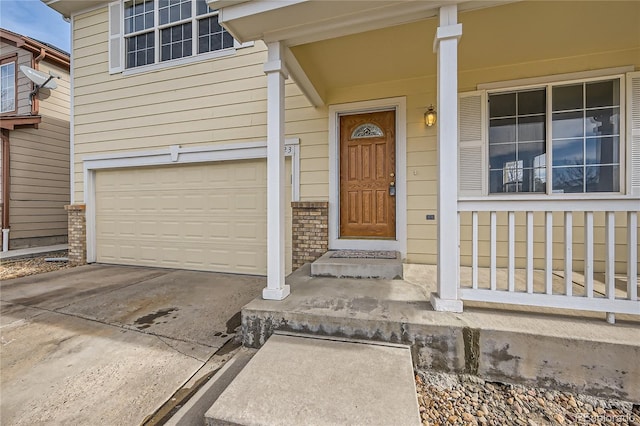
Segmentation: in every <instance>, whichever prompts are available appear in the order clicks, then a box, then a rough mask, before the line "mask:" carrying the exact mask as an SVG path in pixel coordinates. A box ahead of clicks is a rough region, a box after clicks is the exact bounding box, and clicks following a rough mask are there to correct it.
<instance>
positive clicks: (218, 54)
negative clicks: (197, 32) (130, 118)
mask: <svg viewBox="0 0 640 426" xmlns="http://www.w3.org/2000/svg"><path fill="white" fill-rule="evenodd" d="M250 46H253V42H250V43H244V44H243V45H241V46H236V47H230V48H228V49H222V50H216V51H214V52H207V53H203V54H200V55H195V56H189V57H186V58H180V59H172V60H170V61H164V62H160V63H158V64H152V65H143V66H140V67H135V68H128V69H126V70H124V71H122V75H123V76H129V75H136V74H143V73H147V72H153V71H158V70H163V69H167V68H172V67H178V66H181V65H187V64H192V63H195V62H202V61H207V60H210V59H217V58H224V57H226V56H231V55H234V54H235V53H236V51H237V50H238V49H242V48H245V47H250Z"/></svg>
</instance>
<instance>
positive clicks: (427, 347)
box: [242, 265, 640, 401]
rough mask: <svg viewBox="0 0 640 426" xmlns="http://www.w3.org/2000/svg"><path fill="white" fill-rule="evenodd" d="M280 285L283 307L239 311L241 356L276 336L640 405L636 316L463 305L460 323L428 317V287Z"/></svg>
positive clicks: (330, 281) (334, 282) (301, 280)
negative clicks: (405, 354) (366, 346)
mask: <svg viewBox="0 0 640 426" xmlns="http://www.w3.org/2000/svg"><path fill="white" fill-rule="evenodd" d="M431 275H432V276H433V277H435V267H434V270H433V274H430V276H431ZM405 276H406V277H408V278H410V277H411V276H412V272H411V271H410V270H409V269H407V271H405ZM424 280H425V281H429V280H427V279H426V278H424ZM433 281H435V279H433ZM287 284H289V285H290V286H291V294H290V295H289V296H288V297H287V298H286V299H284V300H279V301H274V300H263V299H262V298H257V299H255V300H254V301H252V302H251V303H249V304H247V305H246V306H244V307H243V308H242V328H243V334H244V336H243V337H244V345H245V346H247V347H252V348H259V347H260V346H261V345H262V344H263V343H264V342H265V341H268V340H267V339H268V338H269V336H270V335H271V334H272V333H273V332H274V331H287V332H297V333H306V334H311V335H320V336H328V337H329V336H339V337H340V338H347V339H364V340H369V339H370V340H373V341H383V342H391V343H402V344H406V345H410V346H411V347H412V350H413V354H414V360H415V362H416V366H417V368H418V369H421V370H440V371H445V372H456V373H467V374H472V375H477V376H480V377H482V378H484V379H486V380H494V381H500V382H508V383H509V382H512V383H521V384H526V385H528V386H537V387H552V388H554V389H557V390H566V391H571V392H578V393H586V394H590V395H594V396H599V397H606V398H618V399H622V400H626V401H640V364H639V363H638V361H637V360H638V359H640V339H638V330H640V317H638V316H637V315H634V316H631V315H628V316H622V315H619V316H618V318H617V322H616V325H615V326H611V325H610V324H608V323H607V322H605V321H603V318H602V316H594V317H585V316H584V315H585V313H584V312H581V311H575V312H574V311H567V310H553V309H549V308H544V309H543V310H542V311H534V310H533V308H530V307H522V308H521V310H520V311H517V310H515V309H514V307H513V306H512V305H499V304H491V305H487V304H482V303H475V304H472V303H467V302H465V311H464V313H454V312H435V311H434V310H433V309H432V307H431V305H430V304H429V301H428V300H429V299H428V294H430V293H431V292H433V291H435V284H433V286H431V284H425V285H428V287H427V288H424V287H422V286H421V285H417V284H414V283H411V282H408V281H404V280H393V281H386V280H366V279H335V278H325V277H312V276H310V265H305V266H303V267H302V268H300V269H298V270H297V271H295V272H294V273H293V274H291V275H289V276H288V277H287Z"/></svg>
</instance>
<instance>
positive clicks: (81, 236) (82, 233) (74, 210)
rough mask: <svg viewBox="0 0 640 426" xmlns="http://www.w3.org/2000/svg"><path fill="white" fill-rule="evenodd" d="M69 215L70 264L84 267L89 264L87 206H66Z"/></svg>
mask: <svg viewBox="0 0 640 426" xmlns="http://www.w3.org/2000/svg"><path fill="white" fill-rule="evenodd" d="M64 209H65V210H66V211H67V214H68V215H69V254H68V257H69V263H70V264H72V265H84V264H85V263H87V222H86V218H85V210H86V206H85V205H84V204H72V205H69V206H64Z"/></svg>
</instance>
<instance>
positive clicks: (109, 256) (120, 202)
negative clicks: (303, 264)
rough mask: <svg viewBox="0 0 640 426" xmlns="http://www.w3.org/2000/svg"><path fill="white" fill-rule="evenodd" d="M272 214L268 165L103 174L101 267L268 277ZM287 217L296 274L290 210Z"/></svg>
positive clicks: (221, 164) (99, 203) (100, 185)
mask: <svg viewBox="0 0 640 426" xmlns="http://www.w3.org/2000/svg"><path fill="white" fill-rule="evenodd" d="M286 163H287V170H288V171H287V175H288V176H289V175H290V170H291V167H290V161H289V160H288V159H287V162H286ZM287 181H288V182H287V197H286V204H287V206H290V202H291V196H290V194H291V185H290V183H289V179H287ZM266 210H267V197H266V160H246V161H234V162H219V163H208V164H193V165H180V166H177V165H176V166H169V167H156V168H135V169H133V168H132V169H121V170H109V171H99V172H97V176H96V236H97V238H96V239H97V260H98V262H104V263H119V264H130V265H142V266H157V267H168V268H185V269H194V270H204V271H220V272H236V273H245V274H259V275H264V274H266V240H267V224H266ZM285 217H286V219H285V220H286V223H287V225H286V243H285V250H286V265H287V270H289V271H290V270H291V209H290V207H289V208H287V212H286V215H285Z"/></svg>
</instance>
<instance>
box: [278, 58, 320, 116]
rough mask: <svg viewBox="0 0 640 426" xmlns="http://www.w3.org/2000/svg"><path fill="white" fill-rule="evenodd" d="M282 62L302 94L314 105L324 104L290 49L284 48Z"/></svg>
mask: <svg viewBox="0 0 640 426" xmlns="http://www.w3.org/2000/svg"><path fill="white" fill-rule="evenodd" d="M284 62H285V64H286V65H287V69H288V70H289V74H290V75H291V77H292V78H293V80H294V81H295V82H296V84H297V85H298V87H299V88H300V90H301V91H302V93H303V94H304V96H305V97H306V98H307V100H309V102H311V105H313V106H314V107H316V108H317V107H320V106H324V99H323V97H322V95H321V94H320V93H318V91H317V90H316V88H315V86H314V85H313V83H312V82H311V80H310V79H309V77H308V76H307V74H306V73H305V72H304V69H302V66H300V63H299V62H298V60H297V59H296V57H295V55H294V54H293V52H291V49H289V48H288V47H285V48H284Z"/></svg>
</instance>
